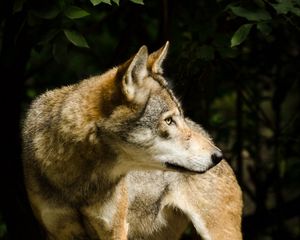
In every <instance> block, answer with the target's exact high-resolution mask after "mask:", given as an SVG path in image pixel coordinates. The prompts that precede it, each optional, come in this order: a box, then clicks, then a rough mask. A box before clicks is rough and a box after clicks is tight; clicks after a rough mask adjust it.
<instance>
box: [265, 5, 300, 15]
mask: <svg viewBox="0 0 300 240" xmlns="http://www.w3.org/2000/svg"><path fill="white" fill-rule="evenodd" d="M294 4H295V3H294V2H293V1H282V2H280V3H274V4H271V5H272V7H273V8H274V9H275V10H276V12H277V13H278V14H288V13H289V12H291V13H293V14H295V15H297V16H300V8H298V7H296V6H295V5H294Z"/></svg>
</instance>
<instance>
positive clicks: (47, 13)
mask: <svg viewBox="0 0 300 240" xmlns="http://www.w3.org/2000/svg"><path fill="white" fill-rule="evenodd" d="M31 12H32V14H33V15H34V16H36V17H39V18H42V19H47V20H50V19H54V18H56V16H57V15H58V14H59V12H60V10H59V8H57V7H52V8H47V9H40V10H32V11H31Z"/></svg>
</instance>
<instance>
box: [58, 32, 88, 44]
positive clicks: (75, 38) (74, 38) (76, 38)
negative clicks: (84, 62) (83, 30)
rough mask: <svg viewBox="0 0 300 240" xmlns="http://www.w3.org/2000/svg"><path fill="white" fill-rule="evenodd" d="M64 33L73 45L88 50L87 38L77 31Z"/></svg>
mask: <svg viewBox="0 0 300 240" xmlns="http://www.w3.org/2000/svg"><path fill="white" fill-rule="evenodd" d="M64 33H65V35H66V37H67V39H68V40H69V41H70V42H71V43H73V44H74V45H75V46H77V47H86V48H88V47H89V45H88V43H87V42H86V40H85V38H84V37H83V36H82V35H81V34H80V33H79V32H77V31H73V30H64Z"/></svg>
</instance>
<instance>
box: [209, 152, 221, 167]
mask: <svg viewBox="0 0 300 240" xmlns="http://www.w3.org/2000/svg"><path fill="white" fill-rule="evenodd" d="M222 159H223V154H222V152H218V153H214V154H213V155H211V160H212V162H213V163H214V164H215V165H217V164H218V163H219V162H220V161H221V160H222Z"/></svg>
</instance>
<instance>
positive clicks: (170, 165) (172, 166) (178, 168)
mask: <svg viewBox="0 0 300 240" xmlns="http://www.w3.org/2000/svg"><path fill="white" fill-rule="evenodd" d="M165 165H166V167H167V168H170V169H173V170H176V171H178V172H189V173H204V172H205V171H195V170H191V169H188V168H186V167H183V166H180V165H178V164H176V163H170V162H166V163H165Z"/></svg>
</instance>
